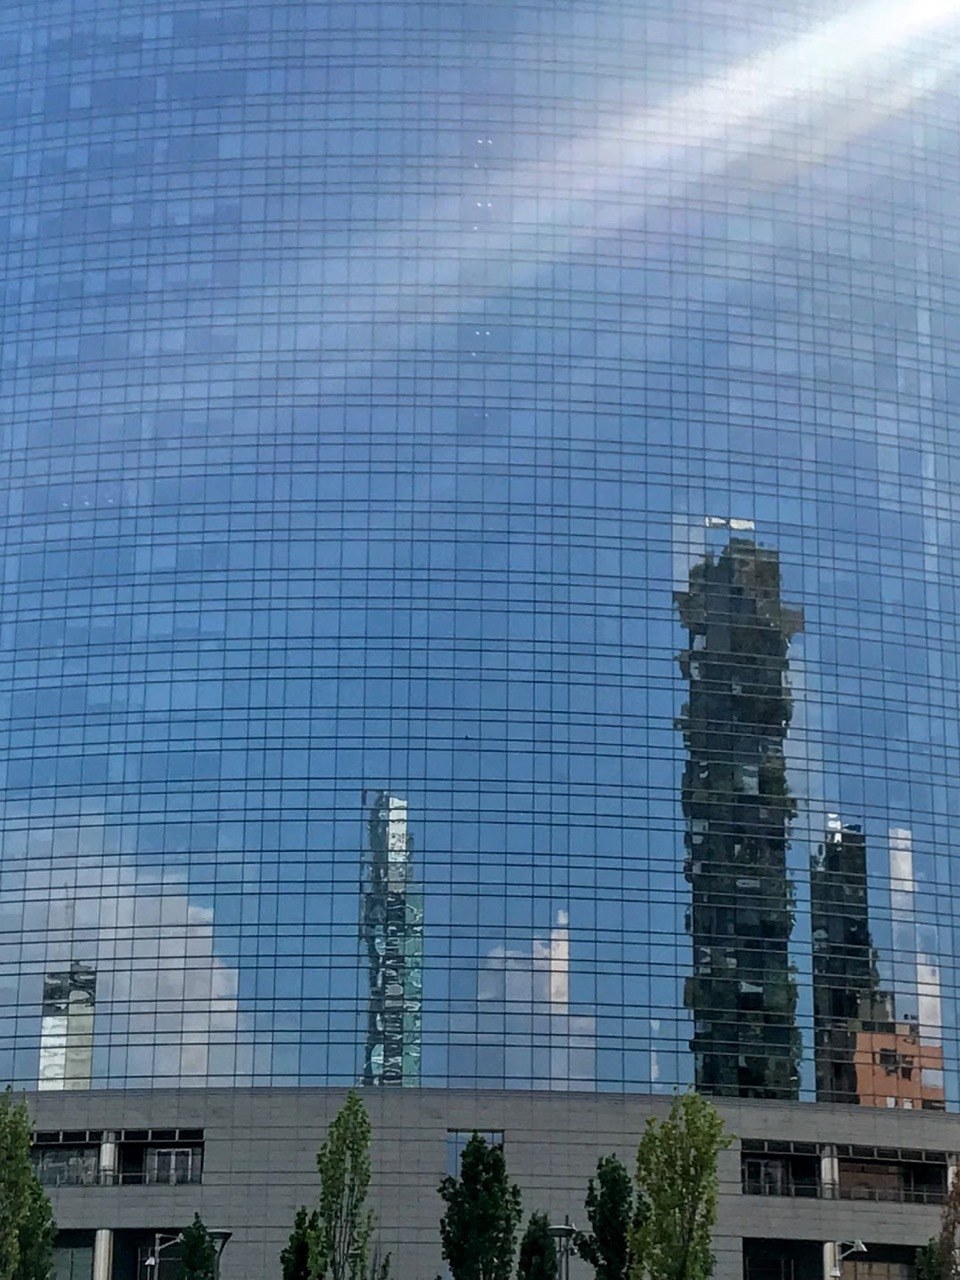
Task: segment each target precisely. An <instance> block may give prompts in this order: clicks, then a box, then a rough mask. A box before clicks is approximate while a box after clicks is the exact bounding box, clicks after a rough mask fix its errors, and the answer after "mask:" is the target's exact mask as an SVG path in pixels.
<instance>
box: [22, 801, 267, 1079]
mask: <svg viewBox="0 0 960 1280" xmlns="http://www.w3.org/2000/svg"><path fill="white" fill-rule="evenodd" d="M101 832H102V828H101ZM13 843H14V844H16V843H17V841H16V838H14V841H13ZM97 843H98V841H97V824H96V823H85V822H84V821H83V820H80V821H79V823H78V822H77V820H74V824H73V827H72V829H70V830H64V828H63V827H62V826H59V825H58V827H57V829H56V832H54V831H53V830H52V829H48V830H39V831H35V832H31V835H30V837H29V839H28V840H27V841H26V842H25V843H24V842H23V841H21V842H20V850H19V852H20V853H21V857H19V858H18V857H16V856H14V858H13V859H12V860H11V861H9V862H7V864H6V866H5V867H4V869H3V870H2V871H0V1000H2V1001H3V1003H6V1002H7V1001H9V1000H10V999H11V998H12V1000H13V1003H15V1005H16V1012H17V1015H18V1018H19V1020H20V1021H19V1029H18V1032H19V1033H18V1039H20V1040H21V1042H22V1040H23V1034H22V1033H23V1030H26V1031H27V1034H28V1035H30V1033H31V1032H32V1033H33V1038H34V1041H35V1043H36V1044H37V1048H38V1051H39V1029H40V1013H41V1005H42V999H43V981H44V975H45V974H49V973H56V972H58V971H64V970H66V969H67V968H69V966H70V964H71V962H79V963H81V964H84V965H87V966H89V967H91V968H93V969H94V970H95V971H96V1008H95V1015H94V1049H93V1085H94V1087H97V1086H104V1085H117V1084H121V1083H124V1084H128V1085H131V1086H137V1085H144V1086H148V1085H149V1086H156V1085H201V1084H211V1083H228V1082H229V1083H234V1082H235V1081H236V1080H237V1079H238V1078H239V1079H240V1080H241V1081H242V1080H244V1079H246V1078H248V1077H249V1073H250V1061H249V1058H250V1054H249V1050H248V1049H245V1048H243V1047H242V1046H239V1045H238V1040H239V1039H241V1038H242V1037H241V1035H240V1033H241V1030H242V1027H241V1017H240V1013H239V1005H238V978H237V970H236V969H235V968H233V967H231V966H230V965H228V964H226V963H224V961H223V960H222V959H220V958H219V957H218V955H217V954H216V951H215V944H214V927H213V926H214V915H213V911H212V910H211V909H210V908H209V907H207V906H205V905H203V904H201V903H198V902H196V901H194V900H192V899H191V897H190V894H189V890H188V888H187V886H186V883H185V880H184V878H183V876H182V874H181V873H179V872H177V871H174V872H171V871H170V870H169V869H167V868H158V867H141V866H131V865H130V864H129V863H128V862H126V861H123V860H121V859H120V858H119V857H117V856H110V857H106V856H104V855H103V853H102V852H100V853H99V855H97V854H94V852H93V850H92V846H94V845H96V844H97ZM65 846H69V847H70V848H71V852H70V853H57V852H54V849H55V847H59V848H60V849H63V848H64V847H65ZM101 849H102V842H101ZM24 1071H25V1068H24V1066H23V1063H22V1060H21V1062H20V1064H19V1066H18V1070H17V1072H16V1074H17V1076H18V1077H20V1079H19V1082H20V1083H22V1084H25V1085H34V1086H35V1085H36V1073H34V1076H33V1079H24V1078H23V1076H24Z"/></svg>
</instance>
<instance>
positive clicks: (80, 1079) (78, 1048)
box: [37, 961, 97, 1089]
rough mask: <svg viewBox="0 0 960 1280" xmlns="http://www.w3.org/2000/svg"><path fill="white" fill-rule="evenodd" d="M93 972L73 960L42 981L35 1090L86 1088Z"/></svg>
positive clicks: (89, 1065)
mask: <svg viewBox="0 0 960 1280" xmlns="http://www.w3.org/2000/svg"><path fill="white" fill-rule="evenodd" d="M96 997H97V973H96V970H95V969H94V968H92V967H91V966H90V965H85V964H80V963H79V962H78V961H73V962H72V963H71V964H70V965H69V966H68V967H67V968H65V969H58V970H57V971H56V972H51V973H48V974H46V975H45V976H44V979H43V1013H42V1016H41V1021H40V1070H39V1075H38V1080H37V1088H38V1089H89V1088H90V1083H91V1080H92V1078H93V1018H94V1010H95V1007H96Z"/></svg>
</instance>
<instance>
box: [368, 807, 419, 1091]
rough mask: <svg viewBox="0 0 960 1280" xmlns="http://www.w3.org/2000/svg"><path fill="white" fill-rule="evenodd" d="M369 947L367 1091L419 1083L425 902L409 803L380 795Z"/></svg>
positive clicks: (375, 811) (374, 825) (375, 810)
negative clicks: (417, 882)
mask: <svg viewBox="0 0 960 1280" xmlns="http://www.w3.org/2000/svg"><path fill="white" fill-rule="evenodd" d="M368 831H369V836H370V842H369V848H370V856H369V872H368V876H369V880H368V883H367V885H366V886H365V888H364V893H363V939H364V942H365V943H366V948H367V958H368V963H369V969H370V1005H369V1010H368V1019H367V1042H366V1050H365V1053H364V1064H363V1083H364V1084H379V1085H388V1084H406V1085H411V1084H419V1083H420V1029H421V1028H420V1022H421V1009H422V1005H423V899H422V897H421V896H420V895H418V894H417V893H415V892H414V889H413V869H412V866H411V860H412V853H413V837H412V836H411V835H410V833H409V832H408V830H407V802H406V800H399V799H397V797H396V796H392V795H390V793H389V792H388V791H381V792H380V793H379V795H377V796H376V797H375V799H374V801H373V804H372V806H371V808H370V813H369V822H368Z"/></svg>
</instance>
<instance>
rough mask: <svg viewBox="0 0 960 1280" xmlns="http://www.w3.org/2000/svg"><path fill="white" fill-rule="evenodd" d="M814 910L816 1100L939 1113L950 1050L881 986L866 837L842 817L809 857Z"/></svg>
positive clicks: (831, 818) (833, 820) (832, 817)
mask: <svg viewBox="0 0 960 1280" xmlns="http://www.w3.org/2000/svg"><path fill="white" fill-rule="evenodd" d="M898 834H900V835H901V836H902V835H903V833H898ZM894 892H895V893H896V892H898V890H897V889H894ZM810 913H811V926H812V937H813V1024H814V1066H815V1072H816V1084H817V1101H818V1102H846V1103H853V1104H862V1105H864V1106H871V1107H901V1108H904V1109H908V1110H909V1109H916V1110H919V1109H924V1110H933V1111H942V1110H943V1109H944V1106H945V1103H944V1089H943V1049H942V1047H941V1046H940V1045H939V1044H934V1043H932V1042H930V1041H929V1040H925V1039H924V1038H923V1034H922V1028H921V1026H920V1025H919V1022H918V1021H915V1020H912V1019H910V1018H900V1019H899V1020H898V1019H897V1018H896V1016H895V1010H894V997H893V995H892V993H889V992H884V991H882V990H881V989H880V980H879V974H878V970H877V957H876V951H875V949H874V946H873V942H872V940H871V935H870V921H869V907H868V901H867V845H866V839H865V837H864V835H863V832H862V830H861V828H860V827H859V826H852V825H844V824H843V823H842V822H841V820H840V818H839V817H838V816H837V815H836V814H829V815H828V817H827V829H826V831H825V832H824V838H823V843H822V844H821V845H820V846H819V848H818V849H817V851H816V853H815V854H814V856H813V859H812V861H811V868H810Z"/></svg>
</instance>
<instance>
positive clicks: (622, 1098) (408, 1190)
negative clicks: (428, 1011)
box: [29, 1089, 960, 1280]
mask: <svg viewBox="0 0 960 1280" xmlns="http://www.w3.org/2000/svg"><path fill="white" fill-rule="evenodd" d="M345 1096H346V1094H345V1091H344V1090H338V1089H236V1090H230V1089H209V1090H201V1089H197V1090H182V1091H177V1090H150V1091H126V1092H121V1091H111V1090H104V1091H92V1092H89V1093H85V1092H74V1093H52V1092H45V1093H40V1094H35V1095H32V1096H31V1097H30V1098H29V1102H30V1107H31V1111H32V1114H33V1115H34V1117H35V1122H36V1125H37V1127H38V1128H40V1129H68V1128H69V1129H86V1128H95V1129H117V1128H133V1127H151V1126H152V1127H174V1126H177V1127H202V1128H203V1129H204V1131H205V1148H206V1149H205V1160H204V1171H203V1183H202V1185H200V1186H189V1187H150V1186H122V1187H75V1188H63V1189H61V1190H59V1191H57V1192H54V1193H53V1199H54V1207H55V1212H56V1215H57V1221H58V1223H59V1225H60V1226H61V1228H63V1229H72V1228H80V1229H87V1230H89V1229H91V1228H95V1227H109V1228H112V1229H114V1230H117V1229H125V1228H142V1229H148V1230H161V1229H179V1228H180V1227H181V1226H183V1225H185V1224H186V1223H187V1222H188V1221H190V1220H191V1219H192V1216H193V1213H194V1212H195V1211H198V1212H199V1213H200V1214H201V1216H202V1217H203V1219H204V1221H205V1222H206V1223H207V1225H208V1226H210V1227H217V1228H224V1229H227V1230H229V1231H231V1232H232V1237H231V1240H230V1242H229V1244H228V1245H227V1247H226V1251H225V1253H224V1257H223V1269H222V1275H223V1280H274V1278H278V1277H279V1263H278V1254H279V1251H280V1249H281V1248H282V1246H283V1244H284V1242H285V1240H286V1237H287V1235H288V1234H289V1231H290V1226H291V1223H292V1221H293V1216H294V1213H295V1212H296V1209H297V1206H298V1205H300V1204H302V1203H310V1202H311V1200H312V1199H314V1198H315V1194H316V1171H315V1161H314V1157H315V1154H316V1151H317V1148H318V1147H319V1145H320V1143H321V1142H322V1141H323V1137H324V1134H325V1132H326V1129H327V1126H328V1124H329V1122H330V1120H331V1119H332V1118H333V1116H334V1115H335V1114H336V1112H337V1110H338V1108H339V1107H340V1105H341V1104H342V1102H343V1100H344V1098H345ZM363 1098H364V1101H365V1102H366V1104H367V1107H368V1109H369V1111H370V1116H371V1121H372V1124H373V1130H374V1140H373V1152H372V1155H373V1167H374V1187H373V1204H374V1207H375V1209H376V1210H377V1213H378V1215H379V1218H380V1224H381V1230H380V1239H381V1241H382V1243H383V1246H384V1247H385V1248H386V1249H389V1250H391V1251H392V1252H393V1254H394V1259H395V1267H394V1274H395V1276H396V1277H397V1280H434V1277H436V1276H437V1275H438V1273H440V1272H441V1271H442V1269H443V1264H442V1260H441V1257H440V1248H439V1235H438V1229H437V1227H438V1222H439V1218H440V1210H441V1202H440V1200H439V1197H438V1196H437V1192H436V1188H437V1183H438V1182H439V1181H440V1178H441V1177H442V1176H443V1174H444V1172H445V1165H446V1135H447V1131H448V1130H451V1129H462V1130H468V1131H469V1130H471V1129H473V1128H478V1129H481V1130H483V1129H502V1130H503V1131H504V1134H505V1147H506V1153H507V1162H508V1166H509V1169H510V1173H511V1175H512V1176H513V1177H514V1178H515V1179H516V1181H517V1182H518V1183H519V1184H520V1187H521V1189H522V1191H523V1198H524V1208H525V1211H526V1212H529V1211H531V1210H533V1209H541V1210H544V1211H546V1212H547V1213H549V1214H550V1216H551V1217H552V1218H553V1219H554V1220H558V1219H559V1220H561V1221H562V1219H563V1217H564V1215H565V1214H569V1215H570V1217H571V1219H572V1220H573V1221H574V1222H576V1223H577V1224H578V1225H579V1224H581V1223H582V1222H583V1221H584V1212H583V1197H584V1191H585V1188H586V1183H587V1178H588V1177H589V1176H590V1174H591V1173H592V1172H593V1171H594V1168H595V1165H596V1160H597V1157H598V1156H600V1155H604V1154H608V1153H610V1152H617V1153H618V1154H619V1155H620V1156H621V1157H622V1158H623V1160H624V1161H625V1162H626V1163H627V1165H628V1167H631V1166H632V1161H633V1154H634V1151H635V1148H636V1144H637V1140H638V1138H639V1136H640V1133H641V1131H642V1129H643V1126H644V1123H645V1121H646V1119H647V1117H648V1116H650V1115H652V1114H662V1113H664V1112H665V1111H666V1109H667V1107H668V1106H669V1098H666V1099H665V1098H661V1097H644V1096H635V1095H605V1094H579V1093H521V1092H495V1091H467V1090H455V1089H454V1090H429V1089H422V1090H421V1089H394V1090H384V1089H379V1090H365V1091H364V1092H363ZM720 1109H721V1111H722V1113H723V1115H724V1119H725V1120H726V1123H727V1126H728V1128H729V1129H730V1131H731V1132H732V1133H733V1134H735V1135H736V1136H737V1137H738V1138H744V1137H748V1138H779V1139H794V1140H802V1141H819V1142H834V1143H856V1144H866V1145H882V1146H888V1147H906V1148H912V1149H929V1150H937V1151H951V1152H952V1151H956V1150H960V1117H957V1116H952V1115H945V1114H942V1113H931V1112H916V1111H894V1110H891V1111H879V1110H873V1109H868V1108H858V1107H841V1106H836V1107H824V1106H813V1105H805V1104H797V1103H787V1104H778V1103H769V1102H763V1103H753V1102H746V1101H744V1102H729V1103H724V1104H722V1105H721V1108H720ZM721 1192H722V1194H721V1204H720V1220H719V1223H718V1230H717V1236H716V1252H717V1271H716V1280H739V1277H740V1276H741V1240H742V1238H743V1237H744V1236H754V1237H766V1238H791V1239H807V1240H818V1241H823V1240H837V1239H848V1240H849V1239H852V1238H854V1237H860V1238H861V1239H863V1240H866V1241H869V1242H873V1243H877V1244H911V1245H912V1244H919V1243H920V1242H922V1241H923V1240H925V1239H926V1238H928V1237H929V1236H930V1235H931V1234H932V1233H933V1231H934V1230H935V1228H936V1225H937V1221H938V1216H939V1213H938V1210H937V1209H936V1208H935V1207H929V1206H923V1205H911V1204H889V1203H883V1204H871V1203H864V1202H859V1201H855V1202H853V1201H848V1200H793V1199H788V1198H777V1197H759V1196H745V1195H742V1194H741V1191H740V1156H739V1150H738V1145H735V1146H734V1147H733V1148H732V1149H731V1150H730V1151H729V1152H727V1153H725V1155H724V1157H723V1159H722V1165H721ZM576 1276H577V1264H576V1263H575V1264H574V1268H573V1270H572V1274H571V1280H576Z"/></svg>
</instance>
